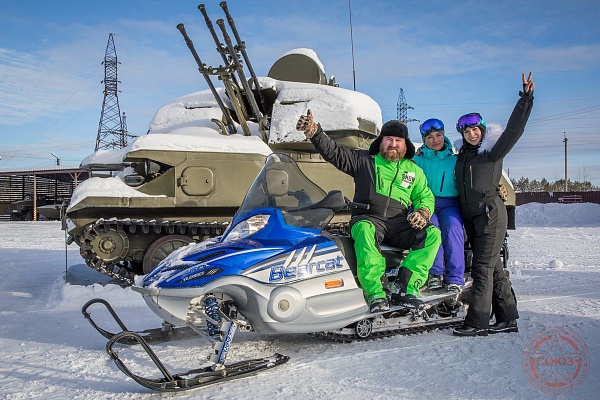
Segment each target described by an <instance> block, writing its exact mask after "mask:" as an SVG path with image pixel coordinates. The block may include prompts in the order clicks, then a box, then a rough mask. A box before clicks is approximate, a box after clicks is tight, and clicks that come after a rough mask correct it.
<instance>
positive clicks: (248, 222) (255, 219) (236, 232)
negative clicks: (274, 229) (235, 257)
mask: <svg viewBox="0 0 600 400" xmlns="http://www.w3.org/2000/svg"><path fill="white" fill-rule="evenodd" d="M269 217H270V215H269V214H257V215H253V216H251V217H250V218H248V219H245V220H244V221H242V222H240V223H239V224H237V225H236V226H234V227H233V228H232V229H231V230H230V231H229V233H228V234H227V236H226V237H225V238H224V239H223V241H224V242H227V241H230V240H237V239H243V238H245V237H248V236H250V235H253V234H255V233H256V232H258V231H260V230H261V229H262V228H264V226H265V225H266V224H267V222H268V221H269Z"/></svg>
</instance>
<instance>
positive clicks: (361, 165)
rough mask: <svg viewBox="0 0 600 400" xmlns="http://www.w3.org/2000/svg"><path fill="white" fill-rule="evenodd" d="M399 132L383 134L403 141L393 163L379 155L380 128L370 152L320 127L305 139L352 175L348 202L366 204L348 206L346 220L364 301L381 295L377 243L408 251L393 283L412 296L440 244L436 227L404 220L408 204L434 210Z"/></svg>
mask: <svg viewBox="0 0 600 400" xmlns="http://www.w3.org/2000/svg"><path fill="white" fill-rule="evenodd" d="M390 122H398V121H390ZM398 123H399V122H398ZM384 127H385V125H384ZM393 128H396V127H395V126H393ZM403 130H404V131H403V132H405V133H402V134H403V135H404V136H401V135H400V134H396V133H397V131H392V132H391V133H390V132H389V131H388V132H387V133H388V134H389V135H390V136H400V137H404V138H405V139H406V143H407V153H406V155H405V157H404V158H403V159H400V160H398V161H395V162H390V161H388V160H386V159H385V158H383V157H382V156H381V155H380V154H379V144H380V143H381V137H383V136H386V135H384V129H382V133H381V135H380V136H379V138H378V139H376V140H375V141H374V142H373V144H372V145H371V148H370V150H349V149H346V148H344V147H341V146H340V145H338V144H337V143H336V142H335V141H333V140H332V139H330V138H329V137H328V136H327V135H326V134H325V133H324V132H323V130H322V129H321V127H320V126H319V129H318V131H317V133H316V134H315V135H314V136H313V137H312V138H311V139H310V140H311V142H312V143H313V144H314V146H315V147H316V149H317V150H318V151H319V153H321V155H322V156H323V158H325V160H327V161H328V162H330V163H331V164H333V165H334V166H335V167H336V168H337V169H339V170H340V171H342V172H344V173H346V174H348V175H350V176H352V177H353V178H354V186H355V189H354V199H353V201H354V202H356V203H363V204H369V209H368V210H363V209H356V210H353V212H352V219H351V221H350V227H351V235H352V238H353V239H354V248H355V251H356V259H357V273H358V280H359V282H360V284H361V287H362V289H363V292H364V294H365V297H366V299H367V302H369V303H370V302H371V301H373V300H374V299H377V298H385V297H386V293H385V291H384V289H383V285H382V282H381V278H382V276H383V275H384V274H385V268H386V265H385V259H384V258H383V256H382V255H381V253H380V251H379V245H380V244H381V243H386V244H389V245H391V246H394V247H398V248H403V249H409V250H410V251H409V252H408V255H407V256H406V258H405V259H404V260H403V261H402V263H401V265H400V270H399V273H398V279H397V281H396V282H397V283H399V284H400V287H401V289H400V290H402V291H404V293H406V294H411V295H415V296H416V295H418V294H419V289H420V288H421V287H422V286H423V285H424V284H425V283H426V281H427V276H428V271H429V268H431V265H432V264H433V260H434V258H435V255H436V254H437V251H438V248H439V246H440V243H441V235H440V231H439V230H438V229H437V228H436V227H435V226H434V225H432V224H431V223H428V224H427V226H426V227H425V228H424V229H422V230H418V229H414V228H412V227H411V226H410V224H409V223H408V221H407V220H406V217H407V215H408V208H409V207H410V206H411V205H412V206H413V207H414V209H418V208H421V207H424V208H427V209H428V210H429V211H430V213H433V209H434V205H435V198H434V196H433V194H432V192H431V190H430V189H429V188H428V187H427V179H426V178H425V174H424V173H423V170H422V169H421V168H420V167H418V166H417V165H416V164H415V163H414V162H412V161H410V158H412V156H413V155H414V146H413V145H412V143H411V142H410V140H409V139H408V131H407V130H406V127H405V126H404V127H403Z"/></svg>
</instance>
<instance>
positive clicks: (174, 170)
mask: <svg viewBox="0 0 600 400" xmlns="http://www.w3.org/2000/svg"><path fill="white" fill-rule="evenodd" d="M221 7H222V8H223V11H224V12H225V16H226V18H227V20H228V25H229V29H230V30H231V31H232V32H233V34H234V36H235V41H236V44H235V45H234V44H233V43H232V40H231V38H230V36H229V34H228V32H227V29H226V26H225V22H224V20H223V19H219V20H217V21H216V23H217V25H218V26H219V28H220V30H221V32H222V37H223V39H224V43H225V44H221V43H220V41H219V39H218V38H217V34H216V32H215V29H214V27H213V25H212V21H211V20H210V19H209V17H208V15H207V13H206V10H205V9H204V6H203V5H200V6H199V9H200V11H201V12H202V14H203V15H204V17H205V21H206V24H207V27H208V29H209V31H210V33H211V34H212V36H213V38H214V40H215V43H216V44H217V49H218V53H219V54H220V56H221V58H222V62H223V64H222V65H220V66H219V67H210V66H206V64H204V63H203V62H202V61H201V60H200V57H199V55H198V54H197V52H196V50H195V48H194V45H193V42H192V40H191V39H190V38H189V37H188V35H187V33H186V31H185V27H184V26H183V25H182V24H180V25H178V26H177V28H178V29H179V31H180V32H181V34H182V36H183V38H184V40H185V43H186V44H187V46H188V48H189V50H190V52H191V54H192V56H193V57H194V59H195V61H196V62H197V64H198V68H199V71H200V73H201V74H202V76H203V77H204V79H205V80H206V83H207V84H208V87H209V89H208V90H204V91H200V92H196V93H192V94H189V95H187V96H183V97H181V98H179V99H176V100H174V101H172V102H170V103H168V104H166V105H165V106H163V107H162V108H160V109H159V110H158V111H157V113H156V115H155V116H154V118H153V121H152V122H151V124H150V129H149V132H148V134H146V135H143V136H140V137H138V138H137V139H136V140H135V141H134V142H133V143H132V144H131V145H130V146H129V147H128V148H126V149H122V150H121V151H114V152H112V151H106V150H104V151H99V152H96V153H94V154H93V155H91V156H90V157H88V158H86V159H85V160H83V161H82V163H81V166H82V167H84V168H88V169H89V170H90V178H89V179H88V180H86V181H84V182H83V183H82V184H81V185H79V186H78V187H77V188H76V190H75V191H74V193H73V196H72V199H71V202H70V204H69V206H68V208H67V209H66V213H65V219H64V223H63V228H64V229H66V230H67V232H68V235H69V237H68V242H69V243H72V242H74V243H76V244H77V245H79V247H80V253H81V255H82V257H83V258H84V260H85V262H86V264H87V265H88V266H90V267H92V268H94V269H96V270H98V271H99V272H102V273H105V274H108V275H110V276H111V277H113V278H114V279H116V280H118V281H119V282H120V283H122V284H123V285H124V286H127V285H129V284H131V283H132V282H133V279H134V277H135V275H136V274H145V273H148V272H149V271H150V270H152V269H153V268H154V266H155V265H156V264H157V263H158V262H159V261H161V260H162V259H163V258H165V257H166V256H167V255H168V254H170V253H171V252H172V251H174V250H175V249H177V248H178V247H180V246H182V245H186V244H188V243H191V242H193V241H201V240H204V239H206V238H209V237H214V236H218V235H221V234H222V233H223V232H224V229H225V228H226V226H227V224H228V223H229V222H230V221H231V219H232V217H233V215H234V213H235V211H236V210H237V208H238V207H239V205H240V204H241V202H242V200H243V198H244V195H245V193H246V191H247V190H248V188H249V187H250V185H251V184H252V182H253V180H254V178H255V177H256V175H257V174H258V172H259V171H260V170H261V168H262V166H263V165H264V162H265V159H266V157H267V156H268V155H269V154H271V153H272V152H274V151H277V152H280V153H285V154H287V155H289V156H291V157H292V158H294V159H295V160H296V161H297V162H298V164H299V165H300V167H301V169H302V171H303V172H304V173H305V174H306V175H307V176H308V177H309V178H310V179H311V180H313V181H314V182H315V183H316V184H318V185H319V186H321V187H322V188H324V189H325V190H332V189H339V190H342V192H343V193H344V195H346V196H347V197H349V198H351V197H352V195H353V191H354V184H353V181H352V179H351V178H350V177H349V176H347V175H345V174H343V173H341V172H339V171H338V170H336V169H335V168H334V167H333V166H331V165H330V164H329V163H327V162H326V161H324V160H323V159H322V158H321V157H320V155H318V154H317V153H316V152H315V150H314V147H313V146H312V144H311V143H310V142H309V141H307V140H306V139H305V137H304V135H303V133H302V132H298V131H296V129H295V125H296V121H297V119H298V117H299V116H300V115H302V114H305V113H306V111H307V110H308V109H309V108H310V109H311V110H312V112H313V114H315V115H316V116H318V118H319V121H320V122H321V123H322V126H323V129H325V130H326V131H327V132H328V133H329V135H330V136H331V137H332V138H333V139H334V140H336V141H337V142H338V143H340V144H341V145H343V146H345V147H348V148H368V146H369V144H370V143H371V142H372V140H373V139H375V138H376V137H377V135H378V134H379V129H380V127H381V122H382V121H381V110H380V108H379V106H378V105H377V103H376V102H375V101H374V100H372V99H371V98H370V97H368V96H367V95H365V94H362V93H359V92H355V91H351V90H346V89H343V88H340V87H338V86H337V85H336V83H335V78H333V77H331V78H330V79H327V78H326V75H325V71H324V67H323V65H322V64H321V62H320V61H319V59H318V57H317V55H316V54H315V53H314V51H312V50H310V49H295V50H292V51H289V52H287V53H286V54H284V55H283V56H282V57H281V58H280V59H279V60H277V61H276V62H275V63H274V64H273V66H272V67H271V69H270V71H269V73H268V76H266V77H260V78H259V77H257V76H256V75H255V73H254V71H253V69H252V66H251V64H250V61H249V59H248V56H247V54H246V51H245V44H244V42H242V41H241V40H240V39H239V35H238V33H237V30H236V28H235V24H234V22H233V19H232V18H231V15H230V14H229V10H228V9H227V4H226V3H225V2H222V3H221ZM241 59H243V62H244V65H242V61H241ZM246 70H247V71H249V72H250V74H251V78H250V79H248V78H246V76H245V71H246ZM215 77H218V80H219V81H220V82H221V83H222V85H223V87H219V88H217V87H215V86H214V84H213V80H214V78H215ZM108 171H111V172H110V175H108V176H107V175H106V174H107V172H108ZM347 219H348V216H343V215H342V216H340V217H339V218H338V219H337V220H336V221H334V222H333V224H332V226H343V224H344V223H345V222H347Z"/></svg>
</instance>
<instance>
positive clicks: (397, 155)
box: [381, 149, 406, 162]
mask: <svg viewBox="0 0 600 400" xmlns="http://www.w3.org/2000/svg"><path fill="white" fill-rule="evenodd" d="M405 154H406V150H404V151H403V152H401V151H400V150H397V151H395V152H393V151H392V150H383V149H382V150H381V156H382V157H383V158H385V159H386V160H388V161H390V162H394V161H398V160H399V159H401V158H403V157H404V155H405Z"/></svg>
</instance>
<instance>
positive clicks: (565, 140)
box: [563, 132, 569, 192]
mask: <svg viewBox="0 0 600 400" xmlns="http://www.w3.org/2000/svg"><path fill="white" fill-rule="evenodd" d="M563 134H564V135H565V138H564V140H563V142H564V143H565V192H567V191H568V186H567V142H568V141H569V139H567V132H563Z"/></svg>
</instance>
